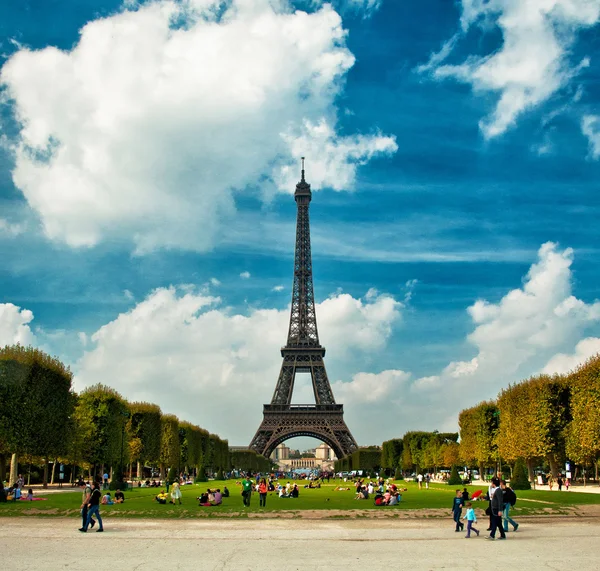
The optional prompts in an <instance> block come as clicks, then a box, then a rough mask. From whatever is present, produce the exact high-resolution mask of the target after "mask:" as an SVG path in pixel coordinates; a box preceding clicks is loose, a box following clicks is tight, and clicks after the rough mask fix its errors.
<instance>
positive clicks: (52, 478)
mask: <svg viewBox="0 0 600 571" xmlns="http://www.w3.org/2000/svg"><path fill="white" fill-rule="evenodd" d="M56 464H57V461H56V458H55V459H54V463H53V464H52V475H51V476H50V485H51V486H53V485H54V478H55V476H56Z"/></svg>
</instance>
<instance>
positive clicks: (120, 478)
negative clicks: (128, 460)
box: [119, 412, 130, 487]
mask: <svg viewBox="0 0 600 571" xmlns="http://www.w3.org/2000/svg"><path fill="white" fill-rule="evenodd" d="M121 416H123V417H125V419H127V418H129V416H130V414H129V412H121ZM125 419H123V426H122V428H121V460H120V462H119V476H120V477H119V480H120V484H122V483H123V478H124V475H123V447H124V444H125V423H126V420H125ZM125 487H127V486H125Z"/></svg>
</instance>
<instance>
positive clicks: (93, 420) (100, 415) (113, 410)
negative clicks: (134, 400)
mask: <svg viewBox="0 0 600 571" xmlns="http://www.w3.org/2000/svg"><path fill="white" fill-rule="evenodd" d="M126 414H129V411H128V407H127V403H126V402H125V400H124V399H123V397H121V395H120V394H119V393H118V392H117V391H115V390H114V389H111V388H110V387H106V386H104V385H100V384H98V385H94V386H91V387H88V388H87V389H85V390H84V391H83V392H82V393H81V394H80V395H79V398H78V399H77V405H76V407H75V415H74V416H75V421H76V430H77V431H78V432H79V434H80V437H81V438H80V442H81V447H82V448H81V450H80V456H81V457H82V458H83V459H84V460H85V461H86V462H89V463H90V464H94V465H99V464H108V465H109V466H110V465H112V464H117V463H118V462H119V461H120V457H121V443H122V438H123V428H124V426H125V423H126V416H125V415H126ZM125 444H127V446H126V447H125V451H128V449H129V446H128V443H127V440H126V441H125ZM126 459H127V456H125V457H124V460H126Z"/></svg>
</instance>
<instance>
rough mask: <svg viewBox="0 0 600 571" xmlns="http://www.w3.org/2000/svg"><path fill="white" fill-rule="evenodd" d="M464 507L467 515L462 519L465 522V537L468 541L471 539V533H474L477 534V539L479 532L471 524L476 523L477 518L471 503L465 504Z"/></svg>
mask: <svg viewBox="0 0 600 571" xmlns="http://www.w3.org/2000/svg"><path fill="white" fill-rule="evenodd" d="M465 507H466V508H467V513H466V514H465V517H464V518H463V519H466V520H467V535H465V537H466V538H467V539H469V538H470V537H471V531H474V532H475V533H476V534H477V537H479V530H478V529H475V528H474V527H473V524H474V523H477V516H476V515H475V510H474V509H473V507H472V504H471V502H467V503H466V504H465Z"/></svg>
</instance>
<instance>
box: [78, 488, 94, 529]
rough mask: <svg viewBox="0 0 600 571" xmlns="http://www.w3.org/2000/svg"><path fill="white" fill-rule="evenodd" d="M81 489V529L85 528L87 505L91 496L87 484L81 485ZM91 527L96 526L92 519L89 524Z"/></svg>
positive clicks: (90, 490)
mask: <svg viewBox="0 0 600 571" xmlns="http://www.w3.org/2000/svg"><path fill="white" fill-rule="evenodd" d="M80 488H81V527H82V528H83V527H85V524H86V522H87V516H88V509H89V508H88V503H89V501H90V496H91V495H92V488H91V487H90V485H89V484H85V483H84V484H82V485H81V486H80ZM90 525H91V527H94V526H95V525H96V520H95V519H93V518H92V520H91V522H90Z"/></svg>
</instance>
